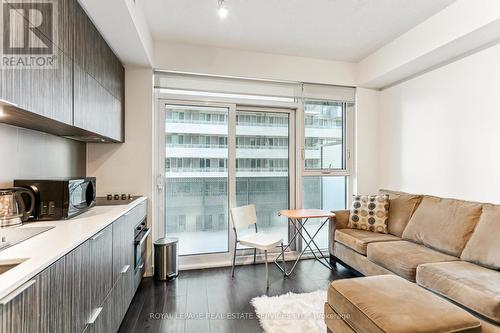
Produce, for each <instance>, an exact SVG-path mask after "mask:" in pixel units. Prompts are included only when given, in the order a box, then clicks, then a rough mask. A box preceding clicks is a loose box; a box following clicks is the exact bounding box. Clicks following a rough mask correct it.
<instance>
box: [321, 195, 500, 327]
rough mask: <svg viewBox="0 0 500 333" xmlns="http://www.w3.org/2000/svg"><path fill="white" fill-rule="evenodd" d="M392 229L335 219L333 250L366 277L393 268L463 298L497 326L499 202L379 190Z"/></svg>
mask: <svg viewBox="0 0 500 333" xmlns="http://www.w3.org/2000/svg"><path fill="white" fill-rule="evenodd" d="M380 192H381V193H384V194H389V198H390V205H389V221H388V230H389V234H380V233H374V232H370V231H365V230H357V229H350V228H348V222H349V211H348V210H346V211H337V212H335V213H336V218H335V220H334V223H333V224H332V225H331V226H330V257H331V260H332V263H337V262H338V263H340V264H343V265H345V266H347V267H349V268H352V269H354V270H356V271H358V272H359V273H361V274H363V275H365V276H371V275H380V274H396V275H398V276H401V277H403V278H405V279H407V280H409V281H412V282H416V283H417V284H418V285H419V286H421V287H423V288H425V289H427V290H430V291H432V292H434V293H435V294H438V295H440V296H442V297H444V298H446V299H447V300H449V301H451V302H453V303H455V304H457V305H460V306H461V307H463V308H464V309H466V310H468V311H469V312H471V313H473V314H474V315H475V316H476V317H478V318H479V319H480V320H481V323H482V330H483V332H500V206H497V205H490V204H481V203H475V202H468V201H462V200H455V199H446V198H438V197H433V196H427V195H414V194H408V193H403V192H395V191H388V190H381V191H380Z"/></svg>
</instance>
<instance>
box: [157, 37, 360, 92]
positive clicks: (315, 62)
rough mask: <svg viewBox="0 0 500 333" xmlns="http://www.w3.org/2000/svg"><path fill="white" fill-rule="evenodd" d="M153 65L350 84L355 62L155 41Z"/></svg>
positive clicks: (184, 69)
mask: <svg viewBox="0 0 500 333" xmlns="http://www.w3.org/2000/svg"><path fill="white" fill-rule="evenodd" d="M153 61H154V66H155V68H157V69H163V70H172V71H180V72H191V73H200V74H211V75H225V76H239V77H249V78H259V79H272V80H289V81H302V82H311V83H327V84H336V85H346V86H354V85H355V84H356V64H355V63H350V62H343V61H331V60H321V59H312V58H302V57H292V56H285V55H277V54H268V53H259V52H249V51H241V50H233V49H223V48H216V47H208V46H198V45H188V44H174V43H165V42H158V41H157V42H155V45H154V59H153Z"/></svg>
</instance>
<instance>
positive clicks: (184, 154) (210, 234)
mask: <svg viewBox="0 0 500 333" xmlns="http://www.w3.org/2000/svg"><path fill="white" fill-rule="evenodd" d="M164 110H165V150H166V151H165V224H166V231H167V235H169V236H173V237H179V253H180V254H181V255H190V254H202V253H214V252H227V251H228V249H229V247H228V244H229V243H228V207H229V205H228V202H229V197H228V114H229V109H228V108H225V107H211V106H198V105H174V104H166V105H165V109H164Z"/></svg>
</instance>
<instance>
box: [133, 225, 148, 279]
mask: <svg viewBox="0 0 500 333" xmlns="http://www.w3.org/2000/svg"><path fill="white" fill-rule="evenodd" d="M150 232H151V229H150V228H148V226H147V223H146V217H144V219H143V220H142V221H141V222H140V223H138V224H137V225H136V226H135V227H134V272H135V274H137V273H138V272H139V271H144V264H145V261H146V253H147V252H146V246H147V244H146V243H147V242H146V239H147V238H148V235H149V233H150Z"/></svg>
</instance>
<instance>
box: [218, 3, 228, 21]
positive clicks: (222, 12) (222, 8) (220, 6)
mask: <svg viewBox="0 0 500 333" xmlns="http://www.w3.org/2000/svg"><path fill="white" fill-rule="evenodd" d="M217 13H218V14H219V17H220V18H221V19H225V18H226V17H227V14H229V11H228V10H227V8H226V6H225V5H224V0H217Z"/></svg>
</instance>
